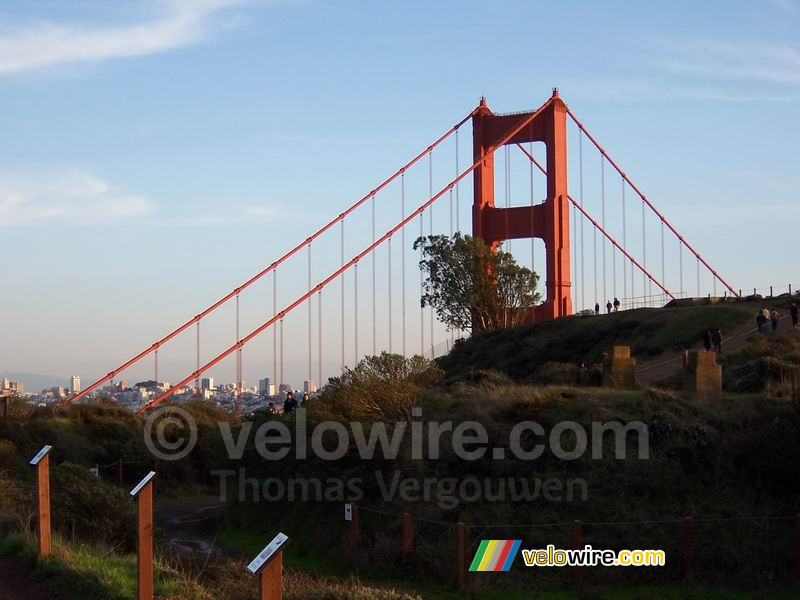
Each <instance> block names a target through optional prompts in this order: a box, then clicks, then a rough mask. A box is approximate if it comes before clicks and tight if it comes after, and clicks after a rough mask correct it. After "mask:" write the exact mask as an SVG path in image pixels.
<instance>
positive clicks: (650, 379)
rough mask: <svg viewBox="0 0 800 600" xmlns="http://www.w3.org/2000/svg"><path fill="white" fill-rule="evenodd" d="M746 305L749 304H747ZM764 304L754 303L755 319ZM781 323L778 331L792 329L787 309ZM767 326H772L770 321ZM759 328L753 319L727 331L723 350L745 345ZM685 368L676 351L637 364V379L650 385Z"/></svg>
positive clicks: (681, 354)
mask: <svg viewBox="0 0 800 600" xmlns="http://www.w3.org/2000/svg"><path fill="white" fill-rule="evenodd" d="M745 306H748V305H747V304H745ZM756 306H758V307H760V306H763V301H758V302H754V303H752V307H750V308H751V309H752V313H753V321H755V313H756V311H757V310H758V308H757V307H756ZM780 313H781V317H780V324H779V326H778V331H786V330H788V329H791V321H790V320H789V314H788V311H787V310H781V311H780ZM767 327H768V328H769V327H771V325H770V324H769V323H768V324H767ZM757 332H758V329H757V328H756V327H754V326H753V323H752V321H751V322H750V323H748V324H746V325H743V326H741V327H740V328H739V329H737V330H735V331H733V332H731V333H727V334H726V335H725V338H724V339H723V341H722V351H723V353H724V352H729V351H731V350H735V349H737V348H740V347H742V346H744V345H745V344H746V343H747V340H748V338H750V336H752V335H755V334H756V333H757ZM701 347H702V344H700V343H699V342H698V343H697V344H695V345H694V346H692V347H691V348H689V349H690V350H699V349H701ZM682 370H683V352H676V353H674V354H672V355H671V356H669V357H663V356H662V357H659V358H658V359H656V360H652V361H647V362H643V363H641V364H638V365H637V366H636V381H637V382H639V383H640V384H643V385H649V384H651V383H654V382H656V381H661V380H662V379H666V378H667V377H671V376H673V375H675V374H677V373H679V372H681V371H682Z"/></svg>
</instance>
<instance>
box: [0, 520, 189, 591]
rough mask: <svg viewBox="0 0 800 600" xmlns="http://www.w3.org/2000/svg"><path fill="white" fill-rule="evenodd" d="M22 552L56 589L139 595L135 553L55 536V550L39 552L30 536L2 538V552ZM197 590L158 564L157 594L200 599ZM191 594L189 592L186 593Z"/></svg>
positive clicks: (156, 574)
mask: <svg viewBox="0 0 800 600" xmlns="http://www.w3.org/2000/svg"><path fill="white" fill-rule="evenodd" d="M9 555H15V556H22V557H24V558H26V559H28V560H29V561H30V564H31V565H32V567H33V573H34V575H36V576H37V577H40V578H42V579H44V580H45V581H47V583H48V586H49V587H51V588H52V589H54V590H58V591H61V592H68V593H69V594H70V595H71V596H72V597H75V598H85V599H91V600H129V599H130V598H134V597H136V557H135V556H133V555H118V554H114V553H113V552H109V551H104V550H102V549H99V548H94V547H91V546H87V545H83V544H82V545H79V546H74V545H71V544H66V543H64V542H63V541H62V540H60V539H55V540H54V544H53V554H52V555H51V556H49V557H46V558H44V559H40V558H38V557H37V556H36V547H35V542H34V540H33V538H32V537H30V536H23V535H19V534H14V535H10V536H8V537H6V538H4V539H2V540H0V556H9ZM196 591H197V590H192V589H190V588H189V589H187V586H186V582H185V581H178V580H176V579H173V578H172V577H171V576H170V575H169V574H167V573H165V572H164V570H162V569H161V568H160V566H159V565H158V564H156V565H155V573H154V592H155V595H156V596H167V597H169V596H180V595H182V596H183V597H187V598H191V599H194V598H197V599H200V598H201V597H202V596H200V595H199V594H197V593H195V592H196ZM187 594H188V595H187Z"/></svg>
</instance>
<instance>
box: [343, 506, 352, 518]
mask: <svg viewBox="0 0 800 600" xmlns="http://www.w3.org/2000/svg"><path fill="white" fill-rule="evenodd" d="M344 520H345V521H352V520H353V505H352V504H345V505H344Z"/></svg>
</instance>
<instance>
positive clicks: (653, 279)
mask: <svg viewBox="0 0 800 600" xmlns="http://www.w3.org/2000/svg"><path fill="white" fill-rule="evenodd" d="M517 147H518V148H519V149H520V150H522V151H523V152H524V153H525V155H526V156H527V157H528V158H529V159H530V160H531V162H533V164H535V165H536V166H537V167H539V170H540V171H541V172H542V173H544V174H545V175H547V171H546V170H545V168H544V167H543V166H542V165H541V164H540V163H539V161H538V160H536V157H534V156H533V155H532V154H531V153H530V152H528V151H527V150H526V149H525V147H524V146H523V145H522V144H517ZM567 199H569V201H570V202H572V204H573V206H575V207H576V208H577V209H578V210H579V211H581V213H582V214H583V216H584V217H586V218H587V219H588V220H589V222H590V223H591V224H592V225H594V226H595V227H596V228H597V230H598V231H600V233H602V234H603V235H604V236H606V238H607V239H608V241H610V242H611V243H612V244H614V246H616V247H617V248H619V251H620V252H622V254H624V255H625V258H627V259H628V260H629V261H631V263H633V264H634V265H636V267H637V268H638V269H639V270H640V271H641V272H642V273H644V274H645V275H646V276H647V277H648V279H650V281H652V282H653V283H655V284H656V285H657V286H658V287H660V288H661V290H662V291H663V292H664V293H665V294H667V295H668V296H669V297H670V298H672V299H673V300H675V296H674V295H673V294H672V292H670V291H669V290H668V289H667V288H666V287H664V285H663V284H662V283H661V282H660V281H659V280H658V279H656V278H655V277H654V276H653V275H652V274H651V273H650V272H649V271H648V270H647V269H645V268H644V267H643V266H642V265H640V264H639V261H637V260H636V259H635V258H633V256H631V255H630V254H628V251H627V250H625V248H623V247H622V246H621V245H620V244H619V243H618V242H617V240H615V239H614V238H613V237H612V236H611V234H610V233H608V232H607V231H606V230H605V229H603V227H602V226H601V225H600V224H599V223H598V222H597V221H595V220H594V219H593V218H592V217H591V215H589V213H588V212H586V211H585V210H584V209H583V207H582V206H581V205H580V204H579V203H578V202H577V201H576V200H575V199H574V198H573V197H572V196H570V195H569V194H567Z"/></svg>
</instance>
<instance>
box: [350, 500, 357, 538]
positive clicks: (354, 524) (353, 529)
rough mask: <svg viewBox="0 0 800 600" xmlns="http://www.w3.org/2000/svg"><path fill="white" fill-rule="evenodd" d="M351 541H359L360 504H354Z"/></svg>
mask: <svg viewBox="0 0 800 600" xmlns="http://www.w3.org/2000/svg"><path fill="white" fill-rule="evenodd" d="M350 541H351V542H352V543H353V544H357V543H358V504H353V518H352V520H351V521H350Z"/></svg>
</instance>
